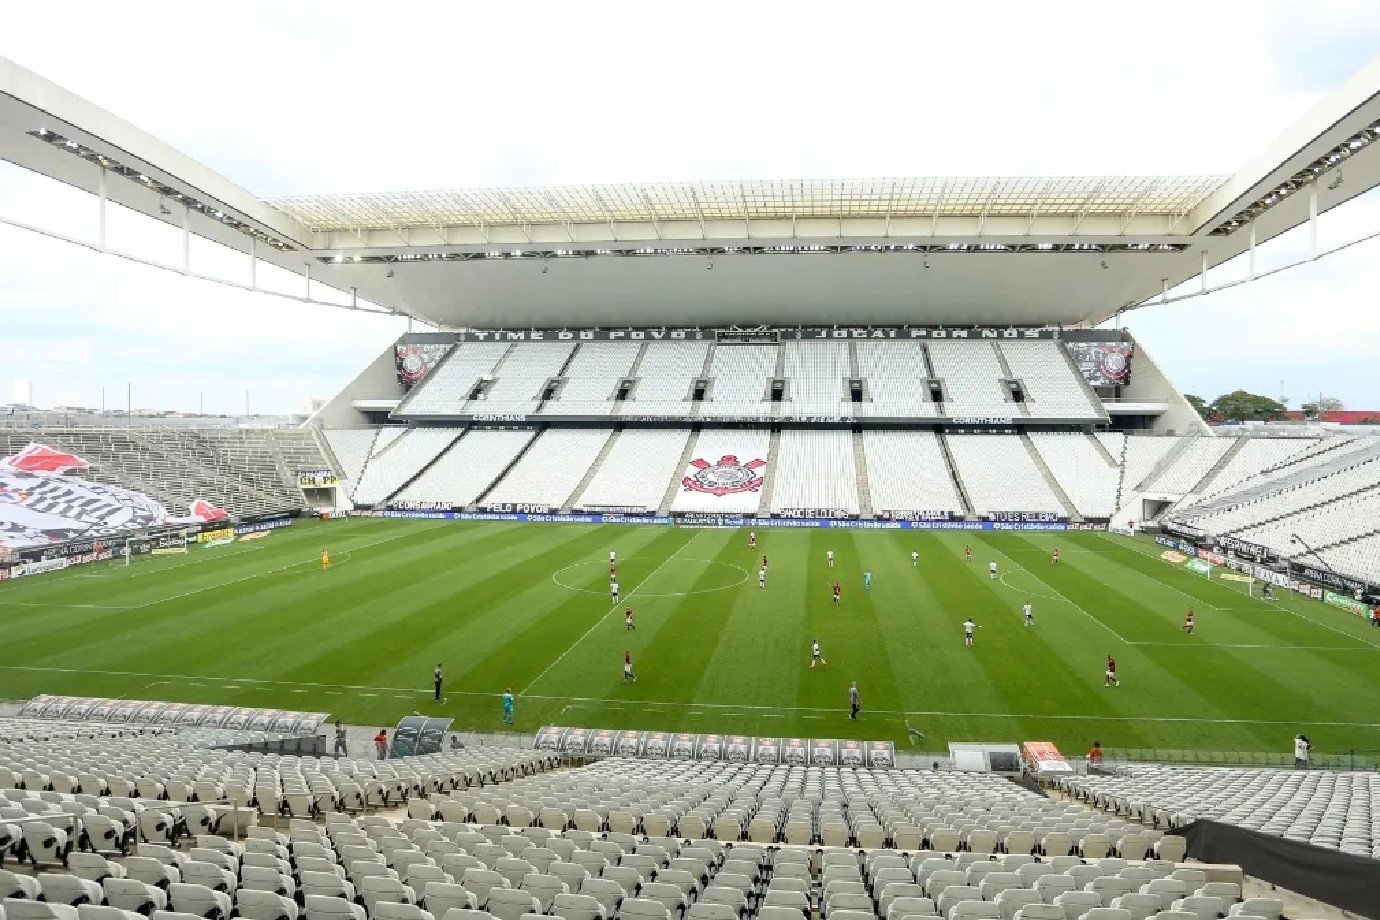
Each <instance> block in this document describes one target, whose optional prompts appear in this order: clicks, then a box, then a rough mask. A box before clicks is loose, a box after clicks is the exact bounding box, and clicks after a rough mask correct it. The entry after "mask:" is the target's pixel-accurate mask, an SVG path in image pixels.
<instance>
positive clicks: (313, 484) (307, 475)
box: [297, 470, 340, 489]
mask: <svg viewBox="0 0 1380 920" xmlns="http://www.w3.org/2000/svg"><path fill="white" fill-rule="evenodd" d="M338 485H340V477H339V476H338V475H336V472H335V470H298V471H297V486H298V488H302V489H333V488H335V487H336V486H338Z"/></svg>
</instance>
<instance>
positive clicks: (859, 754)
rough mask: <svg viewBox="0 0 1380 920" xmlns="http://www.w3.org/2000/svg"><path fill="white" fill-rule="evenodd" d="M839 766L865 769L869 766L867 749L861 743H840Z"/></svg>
mask: <svg viewBox="0 0 1380 920" xmlns="http://www.w3.org/2000/svg"><path fill="white" fill-rule="evenodd" d="M839 766H840V767H865V766H867V748H866V747H864V746H863V743H862V742H861V741H840V742H839Z"/></svg>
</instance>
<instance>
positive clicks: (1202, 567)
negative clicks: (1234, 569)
mask: <svg viewBox="0 0 1380 920" xmlns="http://www.w3.org/2000/svg"><path fill="white" fill-rule="evenodd" d="M1184 568H1186V569H1188V570H1189V571H1190V572H1197V573H1198V574H1199V575H1211V574H1212V565H1211V563H1207V562H1204V561H1203V560H1201V559H1190V560H1188V561H1187V562H1185V563H1184Z"/></svg>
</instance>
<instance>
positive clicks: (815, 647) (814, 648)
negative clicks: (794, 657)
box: [810, 639, 829, 668]
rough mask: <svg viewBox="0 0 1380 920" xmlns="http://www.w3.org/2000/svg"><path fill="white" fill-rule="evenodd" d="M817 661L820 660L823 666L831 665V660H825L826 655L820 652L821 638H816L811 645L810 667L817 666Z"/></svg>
mask: <svg viewBox="0 0 1380 920" xmlns="http://www.w3.org/2000/svg"><path fill="white" fill-rule="evenodd" d="M815 662H819V663H820V664H821V665H823V666H824V667H826V668H827V667H829V662H827V661H825V660H824V656H823V655H821V654H820V651H819V640H818V639H816V640H815V641H814V642H813V643H811V645H810V667H811V668H813V667H814V666H815Z"/></svg>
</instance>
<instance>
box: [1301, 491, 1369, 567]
mask: <svg viewBox="0 0 1380 920" xmlns="http://www.w3.org/2000/svg"><path fill="white" fill-rule="evenodd" d="M1371 496H1372V498H1373V497H1374V490H1372V492H1371ZM1370 504H1371V507H1372V509H1374V507H1375V503H1374V502H1373V501H1372V502H1371V503H1370ZM1376 520H1377V518H1376V514H1375V512H1374V511H1372V512H1371V517H1370V530H1369V532H1368V534H1367V535H1366V536H1353V537H1346V538H1344V539H1342V540H1340V541H1337V542H1336V543H1335V544H1333V545H1331V546H1323V547H1322V548H1320V549H1319V550H1318V554H1319V555H1320V556H1322V558H1323V560H1324V561H1325V562H1326V563H1327V564H1328V565H1329V566H1331V567H1332V568H1333V569H1336V570H1337V571H1339V572H1347V573H1350V574H1352V575H1356V576H1359V577H1361V578H1364V579H1365V580H1366V581H1369V582H1371V583H1373V584H1374V583H1380V533H1376V531H1375V528H1374V524H1375V521H1376ZM1305 539H1306V538H1305ZM1313 545H1314V546H1318V544H1316V543H1314V544H1313Z"/></svg>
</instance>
